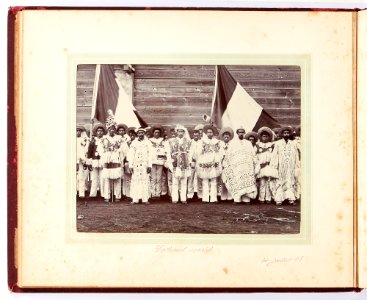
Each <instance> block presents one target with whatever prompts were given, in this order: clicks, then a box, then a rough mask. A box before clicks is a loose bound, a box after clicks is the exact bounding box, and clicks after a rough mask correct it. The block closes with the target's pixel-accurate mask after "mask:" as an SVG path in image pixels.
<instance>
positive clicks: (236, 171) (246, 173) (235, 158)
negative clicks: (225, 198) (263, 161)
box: [222, 139, 258, 198]
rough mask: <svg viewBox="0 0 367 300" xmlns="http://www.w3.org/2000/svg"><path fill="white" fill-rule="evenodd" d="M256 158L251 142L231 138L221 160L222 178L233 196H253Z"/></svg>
mask: <svg viewBox="0 0 367 300" xmlns="http://www.w3.org/2000/svg"><path fill="white" fill-rule="evenodd" d="M257 166H258V164H257V158H256V155H255V151H254V148H253V146H252V144H251V142H249V141H247V140H240V139H236V140H232V141H231V143H230V144H229V146H228V149H227V152H226V156H225V157H224V160H223V174H222V179H223V182H224V183H225V185H226V187H227V188H228V190H229V192H230V193H231V195H232V196H233V197H234V198H240V197H241V196H248V197H249V198H255V197H256V195H257V187H256V180H255V173H256V171H257V170H256V167H257Z"/></svg>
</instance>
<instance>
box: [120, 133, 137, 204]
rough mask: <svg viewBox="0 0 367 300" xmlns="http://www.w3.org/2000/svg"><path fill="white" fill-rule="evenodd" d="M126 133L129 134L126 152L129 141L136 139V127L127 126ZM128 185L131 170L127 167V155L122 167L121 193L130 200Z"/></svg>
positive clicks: (129, 185)
mask: <svg viewBox="0 0 367 300" xmlns="http://www.w3.org/2000/svg"><path fill="white" fill-rule="evenodd" d="M126 134H127V135H128V136H129V139H128V140H127V148H128V149H127V153H129V151H130V145H131V143H132V142H133V141H134V140H135V139H136V128H135V127H128V128H127V129H126ZM130 187H131V172H130V168H129V162H128V161H127V155H126V157H125V160H124V168H123V176H122V193H123V195H124V196H125V197H126V198H127V199H129V200H131V195H130Z"/></svg>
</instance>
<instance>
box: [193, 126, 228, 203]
mask: <svg viewBox="0 0 367 300" xmlns="http://www.w3.org/2000/svg"><path fill="white" fill-rule="evenodd" d="M216 130H217V129H216V128H215V127H213V126H211V125H206V126H204V129H203V138H202V139H201V140H200V142H199V145H198V147H197V150H196V151H197V152H196V154H195V157H197V161H196V164H197V172H198V177H199V178H201V179H202V182H203V202H204V203H209V202H213V203H216V202H218V199H217V196H218V190H217V178H218V177H219V176H220V175H221V173H222V159H223V156H224V151H223V149H222V147H221V146H220V141H219V140H218V139H216V138H215V137H214V131H216Z"/></svg>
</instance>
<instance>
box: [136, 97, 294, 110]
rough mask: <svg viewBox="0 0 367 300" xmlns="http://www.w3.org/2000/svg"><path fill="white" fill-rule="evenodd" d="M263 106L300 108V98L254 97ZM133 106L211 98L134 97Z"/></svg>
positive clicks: (206, 101) (203, 102) (198, 102)
mask: <svg viewBox="0 0 367 300" xmlns="http://www.w3.org/2000/svg"><path fill="white" fill-rule="evenodd" d="M256 102H257V103H259V104H260V105H261V106H263V107H264V108H266V107H273V108H276V107H294V108H300V102H301V100H300V99H299V98H294V99H289V98H259V99H256ZM133 103H134V105H135V107H137V106H153V105H181V104H191V105H195V106H198V105H207V104H210V105H211V103H212V98H201V97H197V98H193V97H191V98H188V97H175V98H161V97H155V98H138V99H137V98H135V100H134V101H133Z"/></svg>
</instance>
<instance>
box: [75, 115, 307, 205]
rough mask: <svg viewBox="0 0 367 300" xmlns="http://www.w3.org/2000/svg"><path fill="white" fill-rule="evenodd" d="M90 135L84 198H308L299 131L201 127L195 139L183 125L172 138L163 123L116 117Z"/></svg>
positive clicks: (80, 157) (83, 165)
mask: <svg viewBox="0 0 367 300" xmlns="http://www.w3.org/2000/svg"><path fill="white" fill-rule="evenodd" d="M91 130H92V132H91V134H90V133H89V134H88V133H87V132H86V128H85V127H84V126H77V128H76V135H77V155H76V157H77V161H76V170H77V197H79V198H85V199H86V198H87V197H86V195H87V193H86V191H87V190H89V193H88V197H89V198H94V197H102V198H103V199H104V201H106V202H119V201H121V200H122V199H129V200H130V201H131V203H132V204H137V203H139V202H140V201H141V202H142V203H146V204H149V203H152V202H154V201H155V200H156V199H159V198H164V199H169V200H170V201H172V203H179V202H182V203H184V204H186V203H188V202H190V200H192V199H199V200H201V201H202V202H203V203H215V202H218V201H224V200H232V201H233V202H234V203H236V204H237V203H247V204H249V203H250V202H251V201H254V200H258V201H259V202H260V203H271V202H272V201H274V202H275V204H276V205H281V204H282V203H284V201H286V200H287V203H289V204H295V203H296V200H299V199H300V196H301V184H300V182H301V178H300V177H301V172H300V158H301V143H300V128H296V129H294V128H292V127H290V126H286V127H283V128H274V129H271V128H268V127H262V128H260V129H259V130H258V131H257V132H248V133H246V132H245V129H244V128H243V127H239V128H233V129H232V128H229V127H224V128H222V129H220V130H219V129H218V128H216V127H215V126H213V125H209V124H208V125H205V126H204V125H202V124H199V125H197V126H196V127H195V128H194V130H193V131H192V132H191V136H190V134H189V131H188V130H187V129H186V128H185V127H184V126H182V125H177V126H175V127H174V128H172V129H171V130H170V131H169V132H168V133H167V134H166V132H165V130H164V129H163V128H162V127H161V126H152V127H151V128H134V127H127V126H126V125H125V124H116V123H115V121H114V118H113V115H110V116H109V117H108V118H107V121H106V124H102V123H97V124H94V125H93V128H91ZM88 185H90V187H88Z"/></svg>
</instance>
